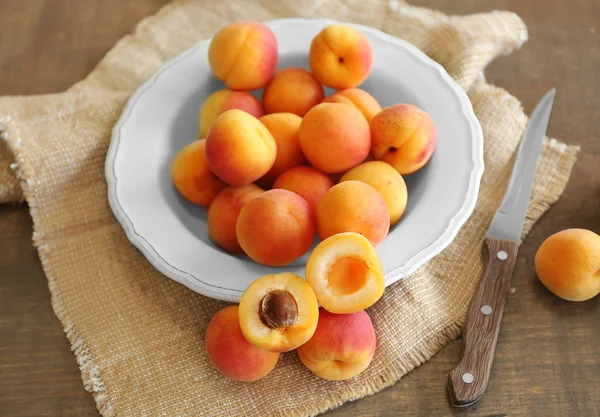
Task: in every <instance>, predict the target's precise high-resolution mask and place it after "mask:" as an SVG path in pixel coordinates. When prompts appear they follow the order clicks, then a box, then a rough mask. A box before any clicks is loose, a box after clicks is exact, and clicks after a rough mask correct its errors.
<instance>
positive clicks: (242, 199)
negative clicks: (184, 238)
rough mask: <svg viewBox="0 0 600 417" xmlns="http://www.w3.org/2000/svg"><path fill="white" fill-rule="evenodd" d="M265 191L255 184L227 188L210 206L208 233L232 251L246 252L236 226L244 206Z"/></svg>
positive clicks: (223, 246) (219, 243)
mask: <svg viewBox="0 0 600 417" xmlns="http://www.w3.org/2000/svg"><path fill="white" fill-rule="evenodd" d="M263 192H264V190H263V189H261V188H260V187H258V186H257V185H255V184H248V185H240V186H233V185H230V186H229V187H227V188H225V189H224V190H223V191H221V192H220V193H219V194H217V196H216V197H215V199H214V200H213V202H212V204H211V205H210V207H209V208H208V217H207V223H208V235H209V236H210V237H211V239H212V240H214V241H215V243H216V244H217V245H219V246H220V247H222V248H223V249H225V250H227V251H229V252H232V253H240V254H241V253H244V251H243V250H242V247H241V246H240V243H239V242H238V240H237V235H236V232H235V226H236V222H237V218H238V216H239V215H240V212H241V211H242V208H243V207H244V206H245V205H246V204H247V203H248V202H249V201H250V200H252V199H253V198H254V197H257V196H259V195H260V194H262V193H263Z"/></svg>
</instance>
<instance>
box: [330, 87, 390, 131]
mask: <svg viewBox="0 0 600 417" xmlns="http://www.w3.org/2000/svg"><path fill="white" fill-rule="evenodd" d="M323 103H346V104H351V105H353V106H356V108H357V109H358V110H360V111H361V113H362V114H363V116H365V119H367V122H369V123H371V119H373V117H374V116H375V115H376V114H377V113H379V112H380V111H381V106H380V105H379V103H378V102H377V100H376V99H375V97H373V96H372V95H371V94H369V93H367V92H366V91H365V90H361V89H360V88H346V89H345V90H341V91H338V92H337V93H335V94H332V95H330V96H329V97H327V98H326V99H325V100H323Z"/></svg>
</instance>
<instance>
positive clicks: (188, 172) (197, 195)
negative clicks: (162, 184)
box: [171, 140, 227, 206]
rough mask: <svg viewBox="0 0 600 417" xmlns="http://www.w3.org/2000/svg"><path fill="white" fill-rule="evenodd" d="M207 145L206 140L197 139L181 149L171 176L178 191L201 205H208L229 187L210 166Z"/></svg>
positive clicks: (172, 167) (187, 198)
mask: <svg viewBox="0 0 600 417" xmlns="http://www.w3.org/2000/svg"><path fill="white" fill-rule="evenodd" d="M205 147H206V141H205V140H196V141H194V142H192V143H190V144H188V145H187V146H185V147H184V148H183V149H181V150H180V151H179V152H178V153H177V155H176V156H175V158H174V159H173V161H172V163H171V178H172V181H173V184H174V185H175V188H176V189H177V191H179V192H180V193H181V195H182V196H183V197H184V198H185V199H186V200H188V201H190V202H192V203H195V204H199V205H201V206H208V205H209V204H210V203H211V202H212V201H213V199H214V198H215V197H216V196H217V194H218V193H219V192H220V191H221V190H222V189H223V188H225V187H227V184H225V183H224V182H223V181H222V180H221V179H219V178H218V177H217V176H216V175H215V174H214V173H213V172H212V171H211V169H210V167H209V166H208V162H207V161H206V153H205Z"/></svg>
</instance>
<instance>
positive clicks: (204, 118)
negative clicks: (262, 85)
mask: <svg viewBox="0 0 600 417" xmlns="http://www.w3.org/2000/svg"><path fill="white" fill-rule="evenodd" d="M231 109H239V110H243V111H245V112H246V113H249V114H251V115H252V116H254V117H261V116H262V115H263V114H264V111H263V108H262V106H261V104H260V102H259V101H258V100H257V99H256V97H254V96H253V95H252V94H250V93H248V92H246V91H234V90H228V89H224V90H219V91H215V92H214V93H212V94H211V95H210V96H208V98H207V99H206V100H205V101H204V103H203V104H202V107H201V108H200V116H199V125H198V130H199V135H200V137H201V138H205V137H206V134H207V133H208V130H209V129H210V126H211V125H212V123H213V122H214V121H215V119H216V118H217V116H218V115H220V114H221V113H223V112H226V111H227V110H231Z"/></svg>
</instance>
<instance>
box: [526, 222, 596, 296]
mask: <svg viewBox="0 0 600 417" xmlns="http://www.w3.org/2000/svg"><path fill="white" fill-rule="evenodd" d="M535 270H536V272H537V275H538V277H539V279H540V281H541V282H542V284H544V286H545V287H546V288H548V290H550V291H551V292H552V293H554V294H555V295H557V296H558V297H560V298H562V299H565V300H568V301H586V300H589V299H591V298H594V297H595V296H596V295H598V293H600V235H598V234H596V233H594V232H592V231H590V230H586V229H565V230H562V231H560V232H558V233H555V234H553V235H551V236H550V237H548V238H547V239H546V240H545V241H544V242H543V243H542V245H541V246H540V247H539V249H538V250H537V253H536V255H535Z"/></svg>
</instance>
